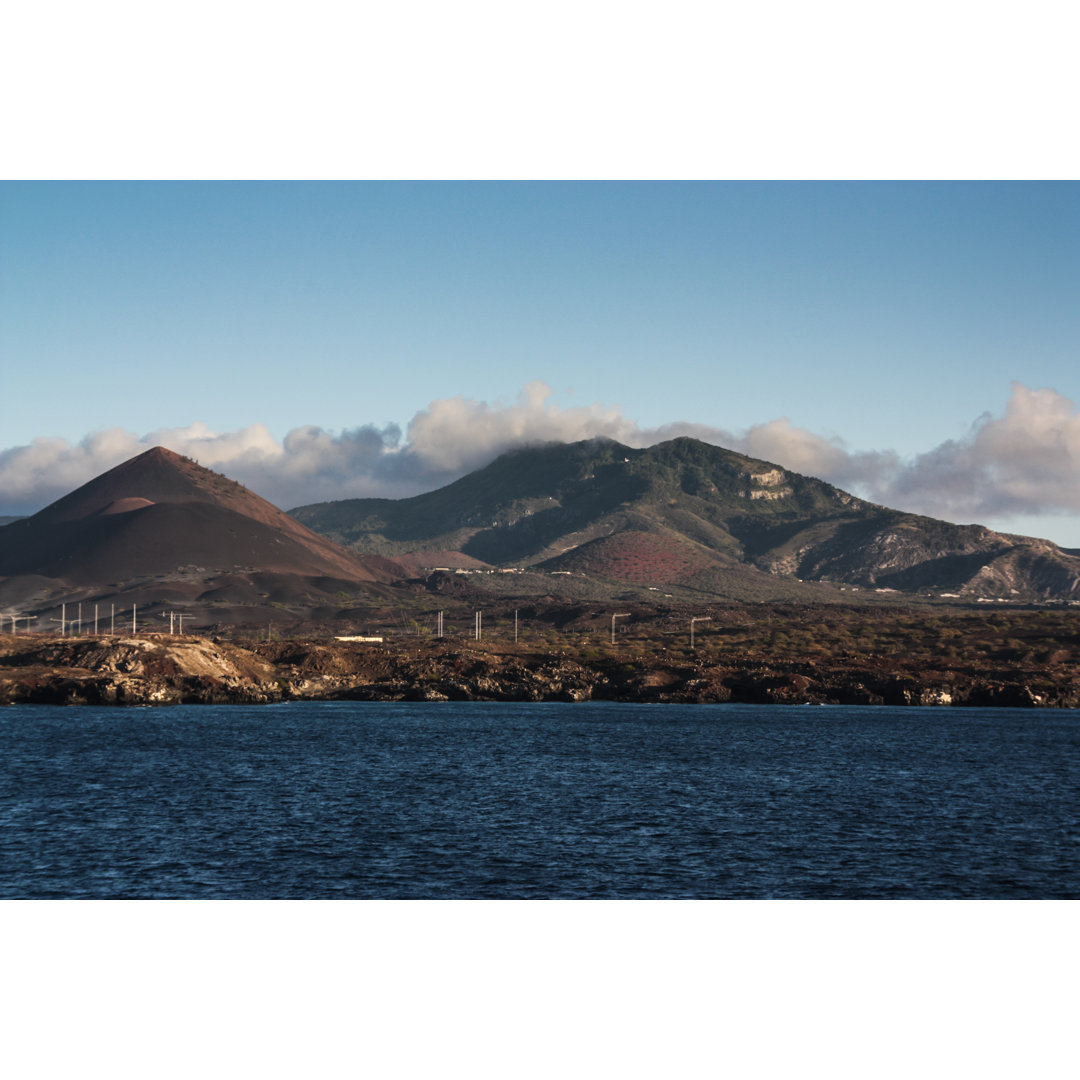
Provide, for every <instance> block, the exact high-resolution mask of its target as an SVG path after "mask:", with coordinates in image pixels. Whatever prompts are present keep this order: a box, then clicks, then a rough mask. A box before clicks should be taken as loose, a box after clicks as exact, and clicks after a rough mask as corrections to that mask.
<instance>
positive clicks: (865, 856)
mask: <svg viewBox="0 0 1080 1080" xmlns="http://www.w3.org/2000/svg"><path fill="white" fill-rule="evenodd" d="M0 896H3V897H6V898H12V897H20V898H62V897H63V898H67V897H71V898H77V897H97V898H123V897H130V898H166V897H168V898H388V899H394V898H397V899H408V898H415V899H440V898H454V899H463V898H477V899H480V898H502V899H510V898H528V899H539V898H606V899H616V898H625V899H631V898H642V899H644V898H678V897H685V898H710V899H714V898H882V899H915V898H1075V897H1078V896H1080V712H1075V711H1060V710H1031V709H1024V710H1013V709H986V710H979V709H940V708H939V709H917V708H850V707H839V706H838V707H813V706H811V707H786V708H781V707H771V706H741V705H713V706H709V705H705V706H685V705H680V706H664V705H648V706H639V705H621V704H606V703H605V704H580V705H558V704H473V703H416V704H412V703H409V704H406V703H392V704H382V703H368V702H332V703H291V704H287V705H281V706H259V707H237V706H233V707H213V706H182V707H172V708H153V709H150V708H146V709H99V708H62V707H48V706H25V707H24V706H16V707H9V708H6V709H3V710H0Z"/></svg>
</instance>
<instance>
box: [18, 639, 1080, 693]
mask: <svg viewBox="0 0 1080 1080" xmlns="http://www.w3.org/2000/svg"><path fill="white" fill-rule="evenodd" d="M335 699H339V700H340V699H352V700H364V701H555V702H575V701H625V702H641V703H648V702H656V703H686V704H708V703H716V702H744V703H751V704H791V705H801V704H838V705H940V706H947V705H953V706H965V705H967V706H983V707H985V706H1006V707H1055V708H1080V676H1078V675H1077V674H1076V672H1075V671H1074V670H1071V669H1066V668H1057V669H1052V670H1051V669H1048V668H1046V667H1044V666H1032V667H1027V666H1023V665H1018V666H995V665H993V664H986V663H982V664H979V663H965V664H960V665H952V666H944V665H943V666H941V668H940V669H934V668H933V667H932V666H931V667H928V666H927V665H925V664H921V663H918V664H917V663H914V662H908V663H905V661H904V660H903V658H897V657H882V656H862V657H835V658H828V659H814V660H804V659H799V658H792V657H783V656H769V655H764V654H739V653H729V654H719V655H717V654H711V655H707V656H706V655H700V656H699V655H694V654H690V655H668V654H666V653H665V652H664V651H659V652H658V653H656V654H655V655H651V656H645V657H642V656H633V657H630V656H627V655H625V654H621V653H620V652H619V651H618V650H615V649H612V650H581V651H579V652H572V651H537V650H530V649H528V648H518V647H516V646H495V645H492V646H488V645H486V644H481V643H476V642H456V643H449V642H446V641H444V640H440V641H428V642H416V643H413V642H409V643H406V640H405V639H402V641H401V642H400V643H399V642H393V643H390V644H385V645H372V644H366V643H365V644H359V643H351V642H339V641H334V640H330V641H326V640H309V641H275V642H258V643H256V642H249V643H244V644H237V643H234V642H227V641H224V640H220V639H214V638H203V637H194V636H187V635H184V636H181V635H158V636H139V637H123V636H117V637H105V636H102V637H82V638H70V637H69V638H45V637H13V636H12V637H7V636H5V638H4V639H3V641H2V642H0V704H61V705H172V704H262V703H276V702H284V701H319V700H335Z"/></svg>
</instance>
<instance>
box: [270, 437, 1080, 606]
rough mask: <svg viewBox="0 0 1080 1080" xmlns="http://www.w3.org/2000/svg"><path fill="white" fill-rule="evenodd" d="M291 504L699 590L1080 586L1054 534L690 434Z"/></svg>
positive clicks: (399, 540) (318, 515)
mask: <svg viewBox="0 0 1080 1080" xmlns="http://www.w3.org/2000/svg"><path fill="white" fill-rule="evenodd" d="M290 514H292V515H293V516H295V517H296V518H297V519H298V520H300V521H302V522H304V523H305V524H308V525H310V526H311V527H312V528H313V529H315V530H316V531H318V532H321V533H323V534H324V535H327V536H329V537H332V538H333V539H335V540H337V541H338V542H340V543H342V544H344V545H346V546H349V547H351V548H352V549H353V550H355V551H361V552H367V553H379V554H383V555H386V556H389V557H400V556H403V555H409V556H410V557H411V558H413V559H414V560H415V558H416V556H417V553H418V552H421V551H423V550H428V549H431V550H442V551H448V550H456V551H460V552H462V553H463V554H464V555H466V556H469V557H472V558H475V559H479V560H481V561H483V562H485V563H489V564H491V565H493V566H496V567H510V566H524V567H530V568H537V569H540V570H544V571H549V572H550V571H557V570H561V571H563V572H565V571H567V570H569V571H570V572H587V573H592V574H594V575H596V576H601V577H603V576H607V577H611V578H615V579H618V580H632V581H638V582H644V581H648V580H650V573H653V574H654V580H653V583H654V584H657V585H660V584H672V583H677V584H682V585H686V586H688V587H693V588H701V589H702V590H703V591H705V592H714V591H716V589H717V587H718V584H717V583H718V581H719V579H720V578H722V577H723V576H724V574H729V575H731V574H740V575H742V576H743V577H744V578H745V576H746V574H747V573H750V572H759V573H762V574H766V575H769V576H770V577H772V578H789V579H792V580H795V581H813V582H832V583H838V584H840V585H841V586H843V587H845V588H851V589H852V590H857V589H862V588H868V589H876V590H879V591H888V590H896V591H898V592H906V593H913V592H919V591H920V590H923V591H931V592H933V591H935V590H936V591H938V592H939V593H940V592H942V591H944V592H945V594H946V595H949V594H954V593H955V594H956V595H958V596H969V597H979V596H982V595H989V596H994V597H997V596H1001V597H1007V598H1013V597H1015V598H1020V599H1027V600H1033V599H1076V598H1078V597H1080V558H1077V557H1076V556H1075V555H1073V554H1072V553H1070V552H1068V551H1065V550H1063V549H1061V548H1060V547H1058V546H1057V545H1056V544H1053V543H1051V542H1050V541H1047V540H1040V539H1037V538H1032V537H1019V536H1016V535H1014V534H1004V533H997V532H994V531H993V530H991V529H988V528H987V527H985V526H982V525H955V524H952V523H949V522H944V521H939V520H937V519H934V518H929V517H925V516H923V515H918V514H912V513H909V512H906V511H901V510H895V509H891V508H889V507H885V506H880V505H878V504H875V503H870V502H867V501H866V500H863V499H860V498H859V497H858V496H855V495H852V494H850V493H848V492H845V491H842V490H841V489H839V488H836V487H834V486H833V485H831V484H829V483H827V482H825V481H822V480H818V479H816V478H814V477H807V476H803V475H801V474H799V473H795V472H793V471H791V470H789V469H785V468H783V467H782V466H779V465H776V464H775V463H773V462H768V461H763V460H761V459H755V458H750V457H747V456H746V455H743V454H739V453H737V452H735V451H733V450H727V449H724V448H722V447H716V446H713V445H711V444H708V443H704V442H701V441H699V440H696V439H691V438H686V437H684V438H679V439H673V440H670V441H668V442H664V443H659V444H657V445H655V446H652V447H647V448H644V449H637V448H631V447H627V446H623V445H621V444H620V443H617V442H615V441H614V440H610V439H593V440H586V441H582V442H577V443H565V444H546V445H543V446H537V447H525V448H518V449H515V450H512V451H509V452H507V453H506V454H503V455H501V456H500V457H499V458H497V459H496V460H495V461H493V462H492V463H490V464H489V465H487V466H485V467H484V468H481V469H478V470H476V471H475V472H473V473H470V474H468V475H467V476H465V477H462V478H461V479H460V480H457V481H455V482H454V483H452V484H449V485H447V486H445V487H443V488H440V489H438V490H437V491H434V492H429V493H426V494H423V495H417V496H413V497H411V498H408V499H400V500H390V499H352V500H342V501H339V502H331V503H316V504H311V505H308V506H302V507H297V508H295V509H293V510H291V511H290ZM615 536H620V537H621V539H620V540H618V541H614V540H612V539H611V538H613V537H615ZM643 537H650V539H649V540H648V541H646V540H644V539H642V538H643ZM635 544H636V545H637V548H638V551H637V555H636V560H637V561H636V564H635V565H634V566H633V567H632V568H628V566H627V565H626V564H627V562H628V560H629V561H630V562H633V561H634V559H635V556H634V554H633V550H632V549H633V548H634V545H635ZM646 548H648V549H650V550H651V551H652V554H649V552H648V551H646ZM605 549H609V550H605ZM665 561H666V562H668V563H671V564H672V565H671V566H668V567H667V568H665V567H664V566H663V565H661V564H663V563H664V562H665ZM586 563H587V564H588V569H587V570H583V569H582V567H583V565H584V564H586ZM679 563H682V564H683V565H682V566H681V567H679V566H676V565H675V564H679ZM720 591H721V592H722V591H723V589H722V588H721V590H720Z"/></svg>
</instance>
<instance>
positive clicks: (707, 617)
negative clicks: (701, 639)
mask: <svg viewBox="0 0 1080 1080" xmlns="http://www.w3.org/2000/svg"><path fill="white" fill-rule="evenodd" d="M696 622H712V616H711V615H695V616H694V617H693V618H692V619H691V620H690V648H691V649H692V648H693V647H694V623H696Z"/></svg>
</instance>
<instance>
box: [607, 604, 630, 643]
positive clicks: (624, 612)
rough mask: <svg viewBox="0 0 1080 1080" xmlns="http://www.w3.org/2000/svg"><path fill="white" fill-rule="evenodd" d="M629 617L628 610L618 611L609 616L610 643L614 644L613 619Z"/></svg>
mask: <svg viewBox="0 0 1080 1080" xmlns="http://www.w3.org/2000/svg"><path fill="white" fill-rule="evenodd" d="M629 618H630V612H629V611H620V612H618V613H617V614H615V615H612V616H611V644H612V645H614V644H615V620H616V619H629Z"/></svg>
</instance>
